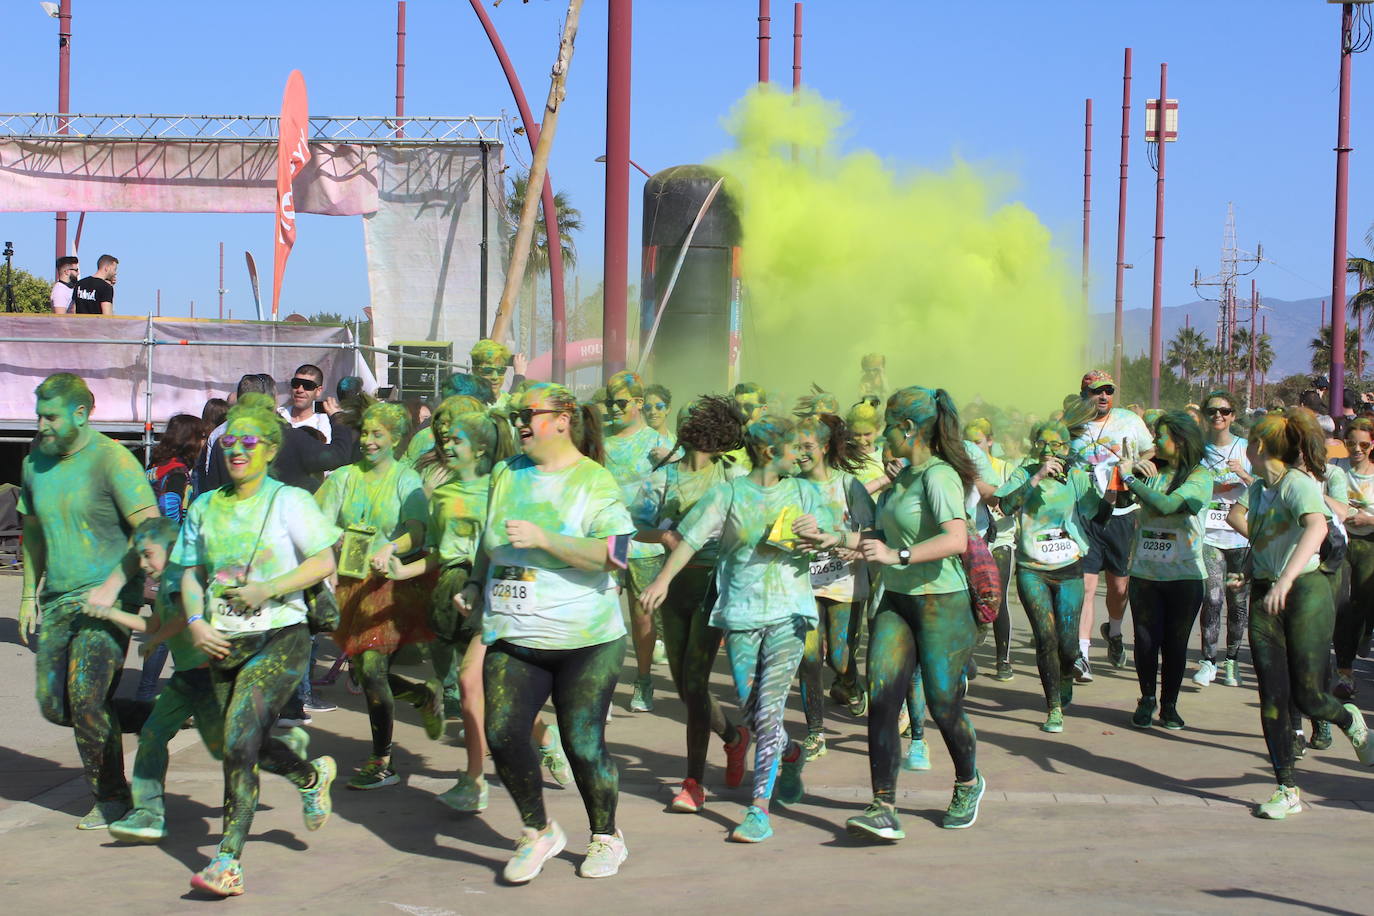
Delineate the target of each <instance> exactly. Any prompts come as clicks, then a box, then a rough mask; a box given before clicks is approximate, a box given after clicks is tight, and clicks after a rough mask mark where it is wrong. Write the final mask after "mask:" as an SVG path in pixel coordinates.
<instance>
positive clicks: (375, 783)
mask: <svg viewBox="0 0 1374 916" xmlns="http://www.w3.org/2000/svg"><path fill="white" fill-rule="evenodd" d="M400 781H401V777H400V776H397V775H396V771H395V770H393V769H392V768H391V758H389V757H369V758H368V760H367V763H365V764H363V765H362V766H361V767H360V768H359V769H358V772H356V773H354V774H353V778H352V779H350V780H349V781H348V787H349V788H350V789H356V790H358V791H361V792H365V791H367V790H368V789H384V788H386V787H387V786H394V785H396V784H397V783H398V782H400Z"/></svg>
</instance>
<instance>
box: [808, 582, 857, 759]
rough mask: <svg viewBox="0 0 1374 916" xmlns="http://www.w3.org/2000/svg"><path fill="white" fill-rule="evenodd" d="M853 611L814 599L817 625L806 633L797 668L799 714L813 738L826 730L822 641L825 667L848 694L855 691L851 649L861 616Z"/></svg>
mask: <svg viewBox="0 0 1374 916" xmlns="http://www.w3.org/2000/svg"><path fill="white" fill-rule="evenodd" d="M855 607H856V605H854V604H841V603H838V602H835V601H831V600H830V599H828V598H817V599H816V611H817V613H818V614H819V615H820V624H819V625H818V626H817V627H816V628H815V629H813V630H808V631H807V633H806V645H805V646H804V648H803V651H802V660H801V665H800V667H799V672H800V675H801V699H802V713H803V714H804V715H805V716H806V728H807V730H808V731H809V732H811V733H812V734H819V733H820V732H821V731H823V730H824V728H825V691H824V690H823V689H822V688H821V666H822V663H821V654H822V653H821V641H822V639H824V641H825V650H826V651H825V664H828V665H829V666H830V670H831V671H833V672H835V677H836V678H837V679H838V681H839V683H840V684H842V685H844V687H845V688H846V690H847V691H848V692H850V693H853V692H854V691H855V690H856V689H857V688H858V685H859V678H858V673H857V672H856V671H855V664H854V655H855V652H854V649H855V647H856V644H857V642H858V639H859V626H860V624H862V623H863V614H862V613H855ZM858 607H862V605H858Z"/></svg>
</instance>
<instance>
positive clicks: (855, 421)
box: [844, 398, 882, 433]
mask: <svg viewBox="0 0 1374 916" xmlns="http://www.w3.org/2000/svg"><path fill="white" fill-rule="evenodd" d="M881 419H882V408H881V406H880V405H879V404H876V403H874V401H872V400H869V399H867V398H865V399H864V400H862V401H860V402H859V403H857V404H855V405H854V406H853V407H851V408H849V413H847V414H845V416H844V422H845V425H847V426H848V427H849V429H850V431H851V432H856V433H865V432H868V431H869V430H872V431H874V432H878V427H879V426H880V425H881V424H880V422H879V421H880V420H881Z"/></svg>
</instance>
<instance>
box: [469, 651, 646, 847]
mask: <svg viewBox="0 0 1374 916" xmlns="http://www.w3.org/2000/svg"><path fill="white" fill-rule="evenodd" d="M625 639H626V638H625V637H624V636H620V637H618V638H616V639H613V640H611V641H610V642H605V643H601V644H600V645H597V646H584V647H582V648H580V649H530V648H527V647H525V646H517V645H513V644H512V643H508V642H506V641H505V640H498V641H497V642H494V643H492V644H491V645H490V646H488V647H487V656H486V659H485V661H484V662H483V664H482V678H483V681H484V686H485V688H486V707H487V709H486V712H487V744H488V745H489V746H490V747H491V758H492V762H493V763H495V764H496V772H497V775H499V776H500V777H501V784H502V785H504V786H505V787H506V790H507V791H508V792H510V794H511V797H512V798H513V799H514V800H515V806H516V808H518V809H519V810H520V819H521V821H523V822H524V824H525V826H526V827H532V828H534V829H536V830H543V829H544V828H545V827H547V826H548V825H549V819H548V816H547V815H546V814H545V813H544V780H543V777H542V774H541V773H540V770H539V755H538V754H536V753H535V750H534V742H533V741H531V740H530V732H531V730H532V729H533V728H534V720H535V718H536V717H537V716H538V715H539V710H540V708H541V707H542V706H543V705H544V701H546V700H548V699H549V697H550V696H552V697H553V708H554V712H555V713H556V714H557V716H558V730H559V733H560V734H561V735H562V738H563V750H564V751H565V752H566V753H567V755H568V763H569V764H570V765H571V766H572V771H573V778H574V779H576V780H577V790H578V791H579V792H581V793H582V803H583V805H584V806H585V807H586V809H587V820H588V822H589V824H590V826H591V832H592V833H603V834H613V833H615V806H616V799H617V797H618V795H619V793H620V771H619V770H617V769H616V765H615V761H614V760H612V759H611V755H610V752H609V751H607V750H606V710H608V709H610V707H611V694H612V693H613V692H614V691H615V684H616V680H617V679H618V678H619V676H620V665H621V663H622V662H623V661H624V659H625Z"/></svg>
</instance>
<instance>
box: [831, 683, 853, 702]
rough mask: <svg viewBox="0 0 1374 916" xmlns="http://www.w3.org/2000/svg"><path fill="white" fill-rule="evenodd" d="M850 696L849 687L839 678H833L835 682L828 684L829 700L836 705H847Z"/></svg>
mask: <svg viewBox="0 0 1374 916" xmlns="http://www.w3.org/2000/svg"><path fill="white" fill-rule="evenodd" d="M849 698H850V688H849V687H848V685H846V684H845V683H844V681H842V680H840V679H839V678H835V683H833V684H831V685H830V700H831V702H832V703H834V704H835V705H836V706H848V705H849Z"/></svg>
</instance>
